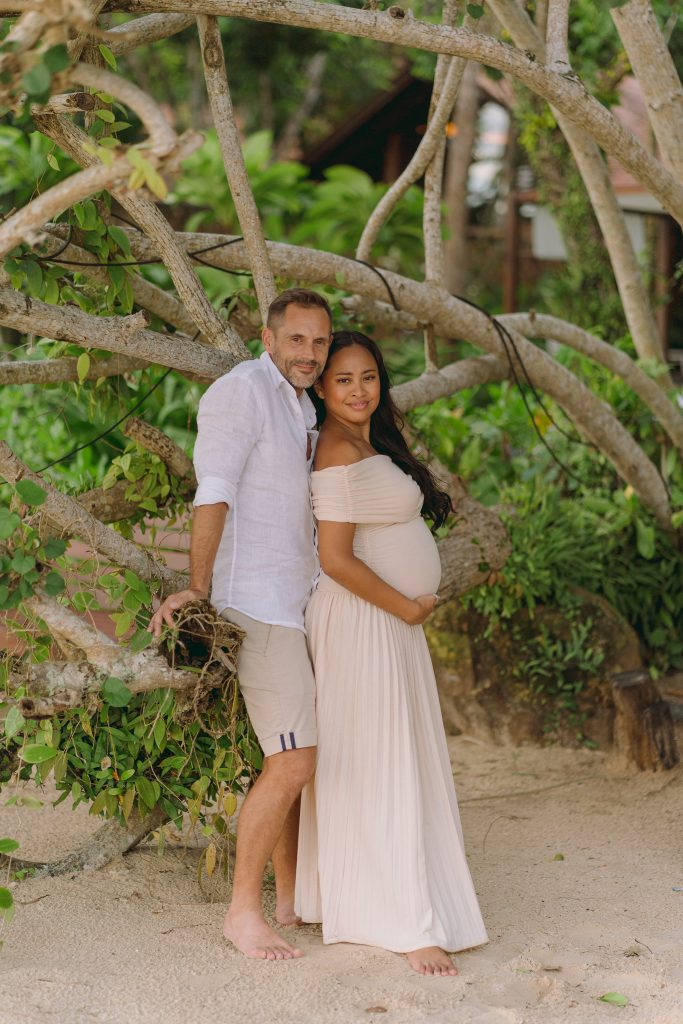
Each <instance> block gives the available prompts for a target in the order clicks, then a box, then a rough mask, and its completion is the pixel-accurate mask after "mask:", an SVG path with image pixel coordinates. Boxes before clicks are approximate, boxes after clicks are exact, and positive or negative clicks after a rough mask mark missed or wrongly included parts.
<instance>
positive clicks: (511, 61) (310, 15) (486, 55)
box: [112, 0, 683, 223]
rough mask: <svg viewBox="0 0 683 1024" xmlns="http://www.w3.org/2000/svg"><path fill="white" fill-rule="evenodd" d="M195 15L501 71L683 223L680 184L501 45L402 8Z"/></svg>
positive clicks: (598, 113)
mask: <svg viewBox="0 0 683 1024" xmlns="http://www.w3.org/2000/svg"><path fill="white" fill-rule="evenodd" d="M185 3H186V0H114V3H113V4H112V8H115V9H116V10H126V11H132V12H138V11H139V12H141V13H142V12H143V11H149V10H155V11H175V12H177V11H181V10H182V9H183V8H184V6H185ZM194 10H195V11H196V12H198V13H202V14H210V15H214V16H218V17H220V16H221V15H223V16H225V17H237V18H246V19H247V20H250V21H264V22H269V23H276V24H284V25H296V26H299V27H301V28H307V29H322V30H323V31H325V30H326V31H330V32H341V33H343V34H346V35H350V36H355V37H359V38H365V39H376V40H378V41H380V42H385V43H394V44H397V45H399V46H409V47H415V48H417V49H420V50H426V51H428V52H431V53H448V54H451V55H452V56H455V57H466V58H468V59H470V60H476V61H478V62H479V63H481V64H486V65H488V66H490V67H494V68H497V69H498V70H499V71H503V72H506V73H508V74H510V75H512V76H513V77H514V78H518V79H519V81H520V82H522V83H523V84H524V85H526V86H527V87H528V88H529V89H531V91H532V92H535V93H538V94H539V95H540V96H543V97H544V98H545V99H546V100H547V101H548V102H549V103H552V104H553V106H555V107H557V109H558V110H560V111H561V112H562V113H563V114H565V115H566V117H567V118H568V119H569V120H570V121H573V122H575V123H576V124H578V125H579V126H580V127H582V128H584V129H585V130H586V131H588V133H589V134H590V135H591V136H592V138H594V139H595V141H596V142H598V143H599V144H600V146H601V147H602V148H603V149H604V150H605V151H606V152H607V153H610V154H611V155H612V156H613V157H614V158H615V159H616V160H617V161H618V162H619V163H620V164H621V165H622V166H623V167H624V168H626V170H627V171H629V172H630V173H631V174H632V175H633V177H634V178H636V179H637V180H638V181H640V182H641V183H642V184H643V185H644V186H645V187H646V188H647V190H648V191H649V192H651V193H652V194H653V195H654V196H655V197H656V198H657V199H658V200H659V202H660V203H661V205H662V206H663V207H664V208H665V209H666V210H668V212H669V213H670V214H671V216H672V217H675V218H676V219H677V220H679V221H680V222H681V223H683V184H681V183H680V182H678V181H676V179H675V178H674V176H673V175H672V174H670V173H669V172H668V171H667V170H666V169H665V168H664V167H663V166H662V165H661V164H660V163H659V162H658V161H657V160H655V159H654V157H652V156H651V155H650V154H649V153H648V152H647V151H646V150H645V149H644V148H643V146H641V144H640V143H639V142H638V140H637V139H636V138H635V136H634V135H633V134H632V133H631V132H629V131H628V130H627V129H625V128H624V127H623V126H622V125H621V124H620V123H619V122H618V121H617V119H616V118H615V117H614V115H613V114H611V113H610V111H609V110H607V109H606V108H605V107H603V106H602V104H601V103H599V102H598V101H597V100H596V99H595V98H594V97H593V96H591V95H590V94H589V93H587V92H586V89H585V87H584V86H583V85H582V84H581V83H580V82H576V81H573V80H572V79H570V78H567V77H565V76H563V75H558V74H555V73H553V72H549V71H548V70H547V69H546V68H545V67H543V66H542V65H540V64H539V63H538V62H537V61H534V60H531V59H530V58H529V57H528V56H527V55H526V54H525V53H523V52H520V51H519V50H517V49H515V48H514V47H512V46H508V45H507V44H506V43H501V42H500V41H499V40H497V39H493V38H491V37H489V36H483V35H479V34H478V33H475V32H470V31H468V30H467V29H462V28H444V27H443V26H441V25H430V24H427V23H426V22H423V21H419V20H418V19H416V18H413V17H412V16H410V14H409V13H408V14H406V12H405V11H403V10H401V9H400V8H395V7H392V8H390V9H389V10H388V11H386V12H383V11H376V10H368V11H365V10H352V9H349V8H346V7H340V6H338V5H334V4H325V3H319V2H315V0H196V3H195V4H194Z"/></svg>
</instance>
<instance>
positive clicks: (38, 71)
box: [21, 64, 52, 96]
mask: <svg viewBox="0 0 683 1024" xmlns="http://www.w3.org/2000/svg"><path fill="white" fill-rule="evenodd" d="M51 80H52V75H51V74H50V69H49V68H48V67H46V66H45V64H36V65H35V67H32V68H31V70H30V71H27V72H26V74H25V75H24V76H23V78H22V79H21V84H22V86H23V87H24V89H25V90H26V92H27V93H28V95H29V96H40V95H41V94H42V93H44V92H47V91H48V89H49V88H50V82H51Z"/></svg>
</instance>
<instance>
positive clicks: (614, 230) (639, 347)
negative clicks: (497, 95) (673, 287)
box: [490, 0, 663, 361]
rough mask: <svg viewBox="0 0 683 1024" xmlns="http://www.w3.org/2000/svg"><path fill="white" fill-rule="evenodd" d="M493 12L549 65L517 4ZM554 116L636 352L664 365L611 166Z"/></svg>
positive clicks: (499, 3)
mask: <svg viewBox="0 0 683 1024" xmlns="http://www.w3.org/2000/svg"><path fill="white" fill-rule="evenodd" d="M490 7H491V9H492V10H493V12H494V14H495V15H496V17H497V18H498V20H499V21H500V23H501V24H502V25H503V26H504V28H505V29H507V31H508V32H509V33H510V35H511V36H512V39H513V40H514V42H515V43H516V44H517V46H518V47H520V49H522V48H523V49H527V50H529V51H530V52H532V53H535V54H536V55H537V57H538V59H539V60H543V59H544V57H545V47H544V44H543V39H542V38H541V36H540V35H539V33H538V32H537V30H536V27H535V26H534V23H533V22H532V20H531V18H530V17H529V15H528V14H527V13H526V11H525V10H524V9H523V7H521V5H519V4H518V3H516V0H490ZM553 113H554V115H555V117H556V118H557V123H558V125H559V127H560V130H561V131H562V134H563V135H564V137H565V139H566V140H567V143H568V145H569V147H570V149H571V151H572V155H573V157H574V160H575V161H576V164H577V167H578V169H579V172H580V174H581V177H582V179H583V182H584V185H585V187H586V191H587V192H588V197H589V199H590V201H591V204H592V206H593V210H594V212H595V216H596V218H597V221H598V224H599V225H600V230H601V231H602V235H603V238H604V240H605V246H606V248H607V252H608V254H609V258H610V263H611V264H612V269H613V271H614V277H615V280H616V283H617V288H618V290H619V296H620V298H621V302H622V305H623V307H624V315H625V317H626V322H627V324H628V328H629V330H630V332H631V336H632V338H633V343H634V345H635V346H636V351H637V352H638V355H639V356H640V357H641V359H657V360H659V361H661V360H662V358H663V352H662V343H661V340H660V338H659V334H658V332H657V326H656V324H655V320H654V316H653V314H652V308H651V304H650V299H649V296H648V294H647V290H646V288H645V285H644V283H643V278H642V274H641V270H640V266H639V263H638V257H637V255H636V251H635V248H634V245H633V242H632V240H631V236H630V235H629V233H628V229H627V227H626V220H625V218H624V214H623V211H622V209H621V207H620V206H619V203H618V201H617V198H616V195H615V193H614V189H613V188H612V182H611V179H610V176H609V171H608V168H607V166H606V164H605V161H604V160H603V157H602V155H601V153H600V151H599V149H598V147H597V145H596V144H595V142H594V140H593V139H592V138H591V133H590V131H589V130H588V131H584V130H583V129H582V128H581V127H579V126H577V125H576V124H574V123H573V122H572V120H571V119H570V118H568V117H567V116H566V115H565V114H563V113H562V112H561V111H559V110H556V109H553Z"/></svg>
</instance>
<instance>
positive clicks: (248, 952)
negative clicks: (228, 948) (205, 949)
mask: <svg viewBox="0 0 683 1024" xmlns="http://www.w3.org/2000/svg"><path fill="white" fill-rule="evenodd" d="M223 935H224V936H225V938H226V939H228V941H229V942H232V944H233V946H235V947H236V948H237V949H239V951H240V953H244V955H245V956H247V957H250V958H251V959H253V960H295V959H297V957H300V956H303V955H304V954H303V951H302V950H300V949H296V948H295V947H294V946H291V945H290V944H289V942H285V940H284V939H282V938H280V936H279V935H278V933H277V932H275V931H273V929H272V928H270V927H269V926H268V925H267V924H266V922H265V921H264V920H263V915H262V914H260V913H259V912H258V911H257V910H246V911H243V912H242V913H234V912H233V911H232V910H229V911H228V912H227V914H226V915H225V923H224V924H223Z"/></svg>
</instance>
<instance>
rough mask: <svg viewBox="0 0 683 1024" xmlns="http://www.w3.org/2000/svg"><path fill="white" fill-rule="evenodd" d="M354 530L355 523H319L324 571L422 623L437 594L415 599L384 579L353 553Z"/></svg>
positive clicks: (406, 618) (387, 608) (402, 616)
mask: <svg viewBox="0 0 683 1024" xmlns="http://www.w3.org/2000/svg"><path fill="white" fill-rule="evenodd" d="M355 532H356V526H355V523H334V522H328V521H323V522H320V523H318V550H319V554H320V565H321V568H322V570H323V572H324V573H325V575H327V576H330V577H331V578H332V579H333V580H334V581H335V583H339V584H341V586H342V587H345V588H346V589H347V590H350V591H351V593H352V594H355V595H356V596H357V597H361V598H362V599H363V600H364V601H369V602H370V604H375V605H377V607H378V608H381V609H382V610H383V611H385V612H389V614H390V615H396V617H397V618H399V619H402V620H403V621H404V622H406V623H408V625H409V626H419V625H420V623H422V622H424V620H425V619H426V618H427V616H428V615H429V613H430V612H431V611H432V609H433V608H434V605H435V604H436V597H435V595H434V594H427V595H425V596H424V597H418V598H416V599H415V600H414V601H413V600H411V599H410V598H409V597H406V596H405V594H401V593H400V591H398V590H395V589H394V587H391V586H389V584H388V583H385V582H384V580H382V579H380V577H379V576H377V574H376V573H374V572H373V571H372V569H371V568H370V567H369V566H367V565H366V564H365V562H363V561H361V559H360V558H356V556H355V555H354V553H353V537H354V534H355Z"/></svg>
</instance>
